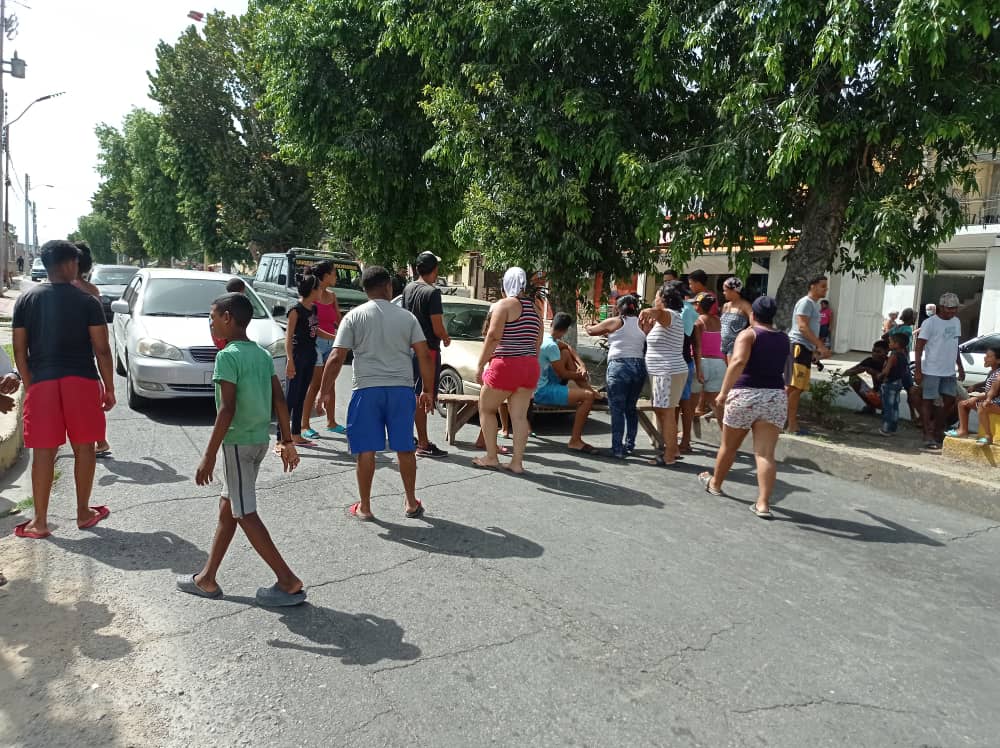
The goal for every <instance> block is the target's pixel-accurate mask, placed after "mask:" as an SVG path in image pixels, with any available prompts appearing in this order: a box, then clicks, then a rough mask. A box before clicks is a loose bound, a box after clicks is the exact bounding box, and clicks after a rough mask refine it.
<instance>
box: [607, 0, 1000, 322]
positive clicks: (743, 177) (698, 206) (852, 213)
mask: <svg viewBox="0 0 1000 748" xmlns="http://www.w3.org/2000/svg"><path fill="white" fill-rule="evenodd" d="M643 21H644V23H645V25H646V33H645V36H644V38H643V40H642V44H641V45H640V46H639V47H638V48H637V55H638V57H639V59H640V60H641V61H642V66H641V78H640V81H641V83H642V85H643V86H644V87H646V88H649V89H658V88H660V87H662V86H664V85H670V84H671V83H672V82H674V81H676V79H677V76H678V75H682V76H683V77H684V79H685V80H686V81H687V85H686V87H687V90H688V91H689V93H690V96H689V106H690V116H689V127H688V128H686V129H684V130H681V131H679V132H677V133H676V134H675V139H674V141H673V143H672V149H671V150H672V152H671V153H670V154H669V155H668V156H667V157H665V158H661V159H659V160H653V159H650V158H649V157H648V156H647V155H646V154H644V153H641V152H636V153H634V154H627V155H625V156H623V158H622V165H623V166H624V171H625V174H626V175H627V176H626V178H625V179H624V180H623V188H624V189H625V191H626V192H627V193H628V194H629V195H630V197H631V199H632V200H633V201H634V202H635V203H636V204H637V205H641V206H657V205H661V206H667V220H666V226H665V228H666V231H667V232H668V233H669V234H670V235H671V237H672V244H671V251H672V252H673V255H674V258H675V261H677V262H682V261H684V260H686V259H688V258H690V257H691V256H693V255H695V254H697V253H698V252H700V251H702V250H703V248H704V246H705V242H706V239H707V240H708V242H709V243H710V244H711V245H714V246H718V247H726V248H730V249H732V250H735V253H736V257H737V261H738V262H739V263H740V264H741V265H742V266H743V267H744V268H745V267H747V266H748V265H749V261H750V255H749V250H750V248H751V247H752V246H753V236H754V234H755V233H759V232H760V231H761V230H764V231H765V232H766V233H768V234H769V235H770V238H771V241H772V242H773V243H775V244H787V243H788V242H789V241H790V240H792V239H793V238H797V240H798V241H797V244H796V245H795V246H794V249H792V250H791V251H790V252H789V253H788V265H787V270H786V273H785V277H784V279H783V281H782V283H781V287H780V290H779V292H778V302H779V309H780V317H779V319H780V320H781V321H782V322H784V323H787V322H788V321H789V320H790V316H791V307H792V305H793V304H794V303H795V300H796V299H797V298H798V297H799V296H801V295H802V294H803V293H804V292H805V288H806V283H807V281H808V279H809V278H810V277H811V276H815V275H819V274H821V273H823V272H824V271H829V270H832V269H836V270H838V271H839V272H854V273H857V274H859V275H867V274H871V273H880V274H882V275H885V276H889V277H892V276H894V274H895V273H897V272H898V271H900V270H902V269H904V268H909V267H912V265H913V263H914V262H915V261H916V260H919V259H922V260H924V261H925V262H926V263H927V266H928V267H930V268H933V267H934V259H935V247H936V246H937V245H938V244H940V243H941V242H942V241H945V240H946V239H947V238H949V237H950V236H951V235H952V234H953V233H954V232H955V230H956V229H957V228H958V227H959V226H960V225H961V222H962V214H961V206H960V204H959V202H958V200H957V199H956V197H955V191H956V189H957V190H958V191H960V192H961V191H973V190H974V189H975V184H974V181H973V179H972V174H971V171H970V165H971V164H972V162H973V160H974V152H975V151H976V150H977V149H983V148H985V149H996V148H997V146H998V145H1000V31H998V29H1000V6H997V4H996V3H995V2H989V1H988V0H966V1H965V2H938V1H937V0H903V2H900V3H884V2H874V1H873V0H867V1H851V2H833V3H831V2H827V1H826V0H798V1H796V2H791V1H785V0H781V1H779V2H775V1H774V0H738V1H737V2H732V3H724V4H718V3H716V2H713V1H711V0H696V1H695V2H690V3H687V4H682V5H679V6H678V5H676V4H668V3H664V2H662V0H654V1H653V2H651V3H649V5H648V6H647V7H646V10H645V12H644V14H643ZM678 50H683V54H678ZM677 59H681V60H682V61H685V63H684V64H683V65H682V66H681V67H678V66H677ZM668 111H669V110H668ZM662 230H664V221H663V220H662V216H661V215H657V214H655V213H652V212H650V213H648V214H647V216H646V221H645V222H644V224H643V227H642V234H643V235H644V236H646V237H647V238H652V237H653V236H657V235H659V234H660V232H661V231H662Z"/></svg>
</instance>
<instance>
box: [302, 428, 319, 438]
mask: <svg viewBox="0 0 1000 748" xmlns="http://www.w3.org/2000/svg"><path fill="white" fill-rule="evenodd" d="M302 436H304V437H305V438H306V439H315V438H316V437H317V436H319V432H318V431H317V430H316V429H303V430H302Z"/></svg>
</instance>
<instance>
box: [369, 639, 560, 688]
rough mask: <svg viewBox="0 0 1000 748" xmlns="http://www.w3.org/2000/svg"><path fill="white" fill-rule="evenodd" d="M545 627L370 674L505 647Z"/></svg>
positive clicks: (379, 669)
mask: <svg viewBox="0 0 1000 748" xmlns="http://www.w3.org/2000/svg"><path fill="white" fill-rule="evenodd" d="M544 630H545V629H544V628H540V629H535V630H534V631H527V632H525V633H523V634H518V635H517V636H514V637H511V638H510V639H504V640H503V641H499V642H487V643H485V644H476V645H473V646H471V647H465V648H464V649H455V650H452V651H449V652H442V653H441V654H436V655H429V656H427V657H418V658H417V659H415V660H413V662H406V663H403V664H402V665H390V666H389V667H382V668H378V669H376V670H373V671H372V675H373V676H374V675H379V674H380V673H385V672H387V671H390V670H405V669H406V668H411V667H415V666H416V665H420V664H422V663H425V662H430V661H431V660H443V659H448V658H451V657H460V656H461V655H465V654H471V653H472V652H485V651H488V650H490V649H499V648H500V647H506V646H509V645H511V644H514V643H515V642H519V641H521V640H522V639H527V638H529V637H532V636H536V635H538V634H540V633H542V632H543V631H544Z"/></svg>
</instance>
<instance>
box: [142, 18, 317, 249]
mask: <svg viewBox="0 0 1000 748" xmlns="http://www.w3.org/2000/svg"><path fill="white" fill-rule="evenodd" d="M247 30H248V27H247V21H246V20H245V19H244V18H242V17H233V16H225V15H223V14H212V15H210V16H209V18H208V21H207V23H206V24H205V35H204V36H201V35H200V34H199V33H198V32H197V30H196V29H195V28H194V27H193V26H191V27H189V28H188V29H187V30H186V31H185V32H184V33H183V34H181V37H180V38H179V39H178V40H177V42H176V43H175V44H173V45H170V44H166V43H160V45H159V46H158V47H157V52H156V56H157V67H156V71H155V72H154V73H151V74H150V82H151V87H150V96H151V97H152V98H153V99H154V100H155V101H157V102H159V104H160V106H161V109H162V123H163V132H164V138H163V141H162V147H161V155H162V157H163V159H164V166H165V170H166V172H167V174H168V175H169V176H170V177H171V178H172V179H174V180H176V183H177V185H178V195H179V198H180V199H179V210H180V213H181V215H182V216H183V218H184V223H185V226H186V227H187V231H188V234H189V235H190V236H191V238H192V239H193V240H194V241H195V243H196V244H198V245H199V246H203V247H206V248H208V250H209V252H210V254H211V255H212V256H213V257H216V258H219V259H221V260H222V261H223V262H225V263H228V262H231V261H234V260H243V259H247V257H248V251H247V247H248V246H254V247H256V248H257V249H258V250H262V251H266V250H271V249H278V250H281V249H287V248H288V247H290V246H293V245H305V246H310V245H314V244H315V243H316V242H318V240H319V238H320V233H321V226H320V222H319V217H318V214H317V212H316V209H315V207H314V205H313V198H312V193H311V189H310V185H309V181H308V179H307V177H306V174H305V172H304V170H303V169H301V168H298V167H295V166H290V165H289V164H287V163H285V162H284V161H283V160H281V159H280V158H278V157H277V155H276V152H277V146H276V145H275V136H274V128H273V126H272V124H271V122H270V121H269V120H268V119H267V117H266V116H264V115H263V114H262V112H261V110H260V109H259V107H258V106H257V101H258V98H259V96H260V90H259V88H260V85H261V84H260V72H259V70H257V69H256V67H255V62H254V60H253V59H252V57H251V56H250V55H248V54H247V52H246V48H247V45H248V41H247Z"/></svg>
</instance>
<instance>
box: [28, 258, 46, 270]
mask: <svg viewBox="0 0 1000 748" xmlns="http://www.w3.org/2000/svg"><path fill="white" fill-rule="evenodd" d="M31 267H33V268H43V267H45V264H44V263H43V262H42V258H41V257H36V258H35V261H34V262H33V263H31Z"/></svg>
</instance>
